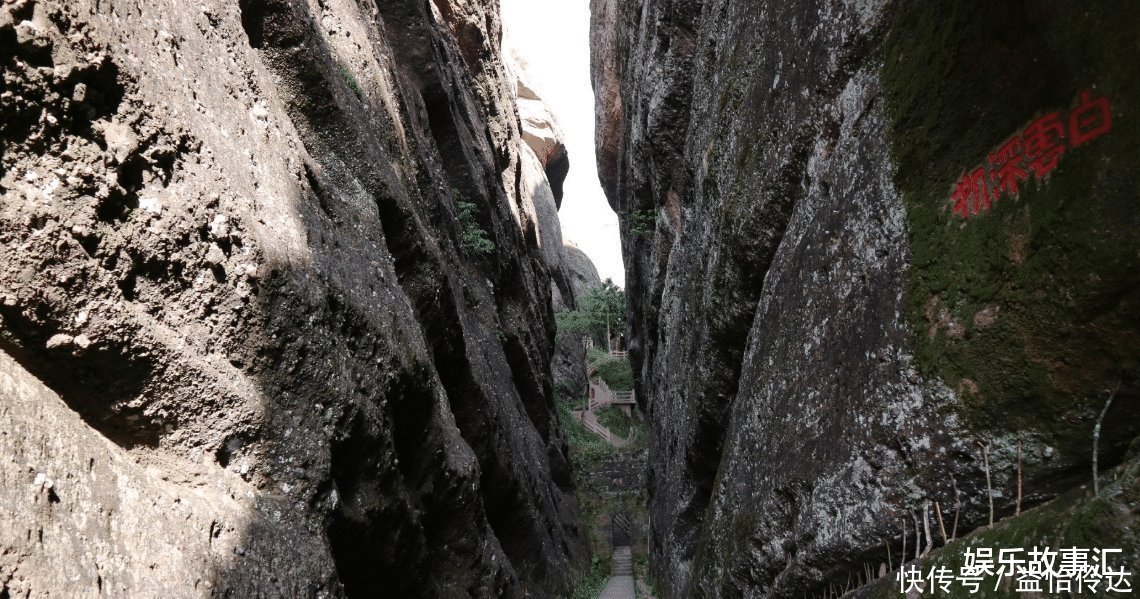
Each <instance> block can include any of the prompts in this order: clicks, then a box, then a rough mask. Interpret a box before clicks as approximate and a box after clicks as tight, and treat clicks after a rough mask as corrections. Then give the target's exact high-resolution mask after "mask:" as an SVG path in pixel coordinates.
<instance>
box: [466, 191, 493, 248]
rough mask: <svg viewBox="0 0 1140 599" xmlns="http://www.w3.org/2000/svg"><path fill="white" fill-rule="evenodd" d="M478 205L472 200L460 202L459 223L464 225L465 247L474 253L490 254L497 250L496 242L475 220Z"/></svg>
mask: <svg viewBox="0 0 1140 599" xmlns="http://www.w3.org/2000/svg"><path fill="white" fill-rule="evenodd" d="M475 213H476V206H475V204H472V203H471V202H464V201H460V202H459V224H460V226H462V227H463V249H465V250H466V251H468V252H470V253H472V254H482V255H486V254H490V253H492V252H494V251H495V242H493V241H491V240H490V239H488V237H487V231H485V230H483V227H481V226H479V221H477V220H475Z"/></svg>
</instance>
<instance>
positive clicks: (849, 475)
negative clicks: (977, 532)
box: [592, 0, 1140, 597]
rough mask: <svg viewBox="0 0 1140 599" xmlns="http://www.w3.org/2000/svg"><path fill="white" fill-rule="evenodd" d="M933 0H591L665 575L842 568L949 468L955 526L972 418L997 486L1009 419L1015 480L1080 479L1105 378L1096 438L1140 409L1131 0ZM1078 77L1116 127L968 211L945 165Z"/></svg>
mask: <svg viewBox="0 0 1140 599" xmlns="http://www.w3.org/2000/svg"><path fill="white" fill-rule="evenodd" d="M950 4H954V6H950V5H939V6H938V7H935V6H934V5H933V4H931V3H908V4H903V3H890V2H874V1H858V2H856V1H852V2H842V3H831V2H810V1H799V2H740V1H734V0H705V1H704V2H697V3H693V2H679V1H670V0H643V1H637V2H626V3H623V2H617V1H614V0H594V1H593V2H592V8H593V14H594V24H593V29H592V38H593V39H592V45H593V51H594V55H593V63H594V88H595V93H596V97H597V101H598V105H597V119H598V127H597V135H598V139H597V146H598V155H597V158H598V163H599V173H600V176H601V178H602V183H603V188H604V189H605V190H606V193H607V195H608V197H609V199H610V203H611V205H612V206H613V208H614V210H615V211H616V212H618V215H619V219H620V221H621V230H622V244H623V253H624V256H625V265H626V281H627V296H628V297H629V300H630V311H631V327H632V335H633V336H632V339H631V343H630V356H631V360H632V361H633V364H634V368H635V372H636V373H638V377H637V395H638V398H639V401H642V402H645V403H647V404H648V405H647V406H645V407H646V408H647V410H648V413H649V414H650V417H651V420H652V423H653V424H652V428H653V431H652V436H651V441H650V455H651V456H652V457H651V460H650V464H651V466H650V474H649V489H650V511H651V514H652V522H653V531H652V538H653V558H654V559H653V562H654V563H653V568H654V570H655V572H656V574H657V577H658V580H659V581H661V582H662V587H663V589H662V590H663V591H664V592H665V594H666V596H668V597H690V596H717V597H721V596H724V597H735V596H745V597H799V596H802V595H804V594H807V595H813V594H814V595H819V594H822V593H826V592H827V590H828V588H829V587H828V585H829V584H831V583H836V584H837V585H838V586H840V587H842V586H844V585H845V584H846V583H847V581H848V579H849V577H852V576H853V575H855V574H856V573H858V572H860V569H861V568H862V566H863V564H864V563H875V564H878V563H880V562H884V561H886V557H887V548H886V546H885V544H884V541H886V542H887V543H891V549H892V550H893V552H894V553H895V554H896V555H897V554H898V551H899V549H900V547H899V546H900V545H901V541H900V540H899V539H900V533H901V530H902V527H903V521H904V520H906V527H907V529H908V530H909V531H911V532H912V534H913V531H914V528H915V523H914V519H915V518H916V517H917V519H918V520H919V521H920V522H921V519H922V513H923V510H930V512H932V509H931V507H930V506H931V504H932V502H934V501H938V502H940V504H941V506H942V507H943V511H944V512H945V511H946V510H947V506H951V505H953V504H954V498H955V495H954V492H953V491H952V486H954V485H956V487H957V489H958V490H959V492H960V494H961V499H962V501H963V511H962V514H961V519H962V523H961V529H960V530H962V531H964V530H969V529H972V528H974V527H976V526H978V525H979V524H981V523H983V522H984V519H985V509H986V508H985V504H986V494H987V492H986V485H985V475H984V471H983V464H982V462H983V454H982V450H981V449H980V447H979V445H978V443H984V444H986V445H987V447H988V450H987V452H988V454H989V458H990V467H991V470H992V474H993V477H994V495H995V498H996V503H997V506H998V509H999V515H1002V514H1008V513H1011V512H1012V507H1013V506H1012V504H1013V494H1014V478H1015V467H1014V462H1015V460H1016V453H1017V445H1018V440H1020V441H1021V442H1022V444H1023V450H1024V451H1023V453H1024V462H1025V478H1026V483H1025V488H1026V492H1027V497H1026V503H1027V504H1036V503H1039V502H1041V501H1043V500H1045V499H1048V498H1050V497H1053V496H1055V495H1056V494H1057V493H1058V492H1061V491H1063V490H1065V489H1067V488H1070V487H1072V486H1073V485H1074V484H1077V483H1080V482H1085V481H1086V480H1087V474H1086V473H1087V472H1088V462H1089V460H1090V453H1091V442H1090V438H1091V433H1092V428H1093V421H1094V419H1095V417H1096V414H1097V411H1098V408H1099V406H1101V405H1103V402H1104V399H1105V397H1106V391H1105V390H1106V389H1111V388H1117V387H1118V386H1119V390H1118V394H1117V399H1116V401H1117V402H1120V403H1114V407H1113V416H1112V417H1110V419H1109V420H1108V421H1106V425H1105V432H1104V435H1105V436H1104V437H1103V438H1102V440H1101V448H1102V453H1101V461H1102V464H1103V463H1108V464H1115V463H1118V462H1119V461H1120V459H1121V457H1122V455H1123V453H1124V450H1125V448H1126V447H1127V445H1128V443H1129V442H1130V441H1131V439H1133V438H1134V437H1135V435H1136V434H1137V432H1138V430H1140V424H1138V423H1140V420H1138V419H1137V416H1140V402H1138V401H1137V389H1136V386H1135V384H1136V379H1137V374H1138V357H1140V342H1138V339H1140V336H1138V335H1137V333H1138V332H1140V323H1138V322H1137V319H1136V318H1137V317H1136V315H1137V314H1138V312H1137V310H1136V302H1137V301H1138V298H1137V289H1140V286H1138V285H1137V283H1140V280H1138V278H1137V273H1138V272H1140V265H1138V264H1137V261H1138V260H1140V253H1138V252H1137V249H1138V248H1140V239H1138V237H1137V231H1138V230H1140V228H1138V225H1140V223H1138V222H1137V213H1136V211H1135V210H1134V206H1135V202H1136V200H1137V191H1136V190H1137V189H1140V187H1138V186H1137V185H1136V178H1137V175H1136V171H1135V168H1134V166H1133V162H1134V158H1132V156H1134V155H1135V147H1136V143H1137V140H1140V130H1138V129H1137V128H1136V126H1135V125H1133V124H1131V122H1127V123H1126V121H1127V114H1130V112H1129V111H1130V107H1131V106H1135V105H1136V103H1137V102H1140V92H1138V90H1137V85H1136V77H1135V74H1136V73H1135V66H1134V63H1133V62H1132V61H1129V60H1128V59H1127V58H1125V57H1124V55H1123V54H1121V52H1122V50H1121V49H1122V48H1134V47H1135V41H1134V34H1133V33H1131V32H1130V29H1129V28H1128V27H1126V26H1123V25H1122V24H1121V23H1123V22H1134V21H1135V20H1134V19H1129V18H1123V19H1122V18H1121V16H1120V15H1116V16H1115V17H1114V16H1113V13H1111V11H1108V10H1101V9H1095V10H1084V9H1081V8H1079V7H1076V5H1073V4H1066V3H1063V2H1043V3H1040V4H1041V6H1039V7H1037V8H1035V9H1033V10H1032V11H1031V9H1030V7H1028V6H1025V5H1017V6H1012V5H1002V6H994V7H989V8H986V9H985V10H980V11H974V10H970V9H967V8H966V6H965V5H957V4H955V3H950ZM1038 9H1040V10H1038ZM1129 11H1130V12H1129V15H1131V14H1132V12H1131V11H1132V9H1129ZM999 13H1000V14H999ZM1094 32H1095V33H1094ZM1037 61H1039V62H1041V63H1042V64H1041V66H1032V67H1031V66H1028V65H1031V64H1034V63H1035V62H1037ZM983 65H984V66H983ZM1114 69H1115V70H1114ZM1023 70H1025V71H1026V73H1025V74H1024V75H1021V74H1018V75H1017V76H1015V77H1014V79H1015V80H1016V81H1017V82H1018V84H1020V86H1012V85H1006V75H1005V74H1006V73H1021V71H1023ZM1046 74H1048V75H1046ZM1046 81H1047V82H1048V83H1045V82H1046ZM1085 88H1093V89H1096V90H1097V91H1098V93H1105V94H1108V95H1109V96H1110V97H1111V98H1112V102H1113V106H1114V110H1115V111H1116V114H1117V117H1118V118H1117V121H1118V122H1117V125H1116V128H1115V129H1114V131H1113V133H1112V134H1111V135H1110V136H1109V137H1106V138H1104V140H1097V141H1096V142H1093V143H1090V144H1089V145H1088V146H1087V147H1081V148H1074V149H1072V150H1071V152H1070V153H1071V154H1072V156H1071V157H1070V156H1066V158H1065V159H1064V160H1067V161H1069V162H1065V163H1063V164H1062V167H1061V168H1059V169H1058V170H1057V171H1056V172H1055V173H1054V174H1053V175H1052V177H1051V178H1049V179H1048V180H1046V181H1045V182H1043V183H1041V184H1030V183H1027V184H1026V189H1025V190H1024V191H1023V192H1022V194H1021V195H1020V196H1019V197H1018V198H1017V199H1007V200H1003V201H1002V202H999V203H998V204H996V205H995V208H994V210H993V211H992V212H990V213H987V214H985V215H982V216H979V217H977V218H976V219H974V220H971V221H970V222H968V223H966V224H965V225H963V224H961V222H960V220H956V217H954V216H953V215H952V214H951V213H950V211H949V210H947V209H946V206H947V205H948V199H949V196H950V193H951V191H952V187H953V184H954V182H955V181H956V180H957V178H958V177H959V176H960V175H961V170H962V169H966V168H972V167H973V166H976V165H977V163H979V162H981V161H983V160H985V158H986V156H987V154H988V153H989V152H992V151H994V149H995V146H997V145H998V144H1000V143H1001V142H1002V141H1003V140H1004V139H1005V138H1006V137H1008V136H1009V135H1011V134H1013V133H1015V132H1017V131H1018V130H1019V129H1020V128H1021V127H1024V126H1025V125H1026V124H1027V123H1028V122H1029V121H1031V120H1032V119H1033V118H1035V116H1037V115H1038V114H1040V112H1041V111H1046V110H1052V109H1058V108H1059V109H1062V110H1068V109H1069V108H1071V104H1070V103H1071V102H1072V100H1073V98H1075V97H1077V93H1078V91H1079V90H1081V89H1085ZM932 90H935V91H932ZM982 90H985V91H982ZM943 92H945V93H946V94H950V95H949V96H948V97H949V98H950V99H947V100H946V101H945V102H941V101H939V102H933V103H931V102H929V98H931V97H942V94H943ZM955 94H956V95H955ZM1035 111H1037V112H1035ZM983 129H984V130H985V134H982V130H983ZM1101 141H1104V143H1101ZM1096 144H1100V145H1099V146H1098V145H1096ZM1078 153H1080V154H1082V155H1083V156H1078ZM1090 197H1094V198H1097V199H1096V202H1095V205H1094V207H1092V208H1091V209H1088V210H1086V209H1085V206H1086V205H1088V202H1089V201H1090V200H1088V199H1087V198H1090ZM1127 206H1133V208H1131V209H1130V208H1127ZM1030 223H1031V224H1030ZM647 225H648V226H647ZM647 229H648V230H647ZM959 232H962V233H961V235H962V236H961V238H960V239H959V237H957V235H958V234H959ZM986 235H989V236H990V239H992V241H988V242H987V241H979V238H984V237H985V236H986ZM1006 245H1008V247H1009V248H1012V249H1010V250H1007V249H1006V248H1005V247H1004V246H1006ZM1028 247H1032V248H1033V249H1032V250H1027V249H1026V248H1028ZM1018 248H1020V249H1018ZM1015 250H1016V251H1015ZM1026 254H1028V255H1029V256H1031V257H1030V258H1026V257H1025V255H1026ZM1089 254H1091V255H1093V256H1098V258H1097V259H1096V260H1087V259H1085V258H1084V256H1086V255H1089ZM1022 259H1024V260H1022ZM1019 260H1020V261H1019ZM1022 263H1024V264H1026V265H1027V266H1026V267H1025V268H1021V266H1020V265H1021V264H1022ZM1030 269H1031V270H1030ZM948 272H949V273H950V274H949V275H948V274H947V273H948ZM1051 273H1055V274H1051ZM1077 273H1080V274H1077ZM1082 279H1083V280H1084V281H1085V282H1084V283H1083V284H1082V283H1080V282H1079V281H1080V280H1082ZM1011 282H1012V283H1011ZM1088 285H1091V286H1092V288H1091V290H1090V289H1088V288H1087V287H1086V286H1088ZM939 289H941V290H944V291H945V293H944V294H943V296H942V297H941V298H940V299H939V297H938V296H937V295H936V296H935V298H936V300H938V301H942V302H946V303H948V304H949V305H948V306H945V312H946V317H945V318H941V317H939V313H940V307H939V305H938V304H935V306H934V309H933V311H932V312H931V313H932V314H933V316H932V317H929V319H928V317H927V316H926V314H924V311H923V310H922V307H923V306H924V305H927V304H929V303H930V302H931V300H930V296H929V294H930V293H931V291H932V290H934V291H935V292H937V290H939ZM939 323H943V324H939ZM954 323H957V324H954ZM995 323H996V324H995ZM1094 323H1095V324H1094ZM932 330H933V334H931V331H932ZM1049 331H1057V332H1059V334H1052V335H1051V334H1049ZM928 336H929V339H927V337H928ZM931 340H933V342H932V341H931ZM1064 352H1068V355H1064ZM1025 356H1028V358H1026V357H1025ZM1025 364H1028V365H1029V366H1026V365H1025ZM1069 365H1072V366H1071V367H1070V366H1069ZM970 369H976V370H977V371H978V372H979V373H980V374H984V376H982V377H981V379H980V380H984V381H986V382H985V383H984V384H983V383H982V382H979V381H977V380H973V379H971V378H970V375H971V370H970ZM1078 372H1079V376H1078V375H1076V374H1075V373H1078ZM930 517H931V518H932V517H933V515H931V516H930ZM912 540H913V537H912ZM912 548H913V545H912Z"/></svg>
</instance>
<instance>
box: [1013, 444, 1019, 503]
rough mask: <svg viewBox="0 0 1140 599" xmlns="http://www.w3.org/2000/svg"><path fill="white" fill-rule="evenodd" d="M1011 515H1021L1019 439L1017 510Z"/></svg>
mask: <svg viewBox="0 0 1140 599" xmlns="http://www.w3.org/2000/svg"><path fill="white" fill-rule="evenodd" d="M1013 515H1014V516H1020V515H1021V439H1018V440H1017V508H1016V509H1015V510H1014V511H1013Z"/></svg>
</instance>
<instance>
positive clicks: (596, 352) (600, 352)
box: [586, 345, 610, 364]
mask: <svg viewBox="0 0 1140 599" xmlns="http://www.w3.org/2000/svg"><path fill="white" fill-rule="evenodd" d="M609 357H610V354H609V353H608V352H606V348H604V347H598V346H596V345H595V346H594V347H591V348H590V349H588V350H586V361H587V362H589V363H591V364H593V363H594V362H597V361H599V360H603V359H606V358H609Z"/></svg>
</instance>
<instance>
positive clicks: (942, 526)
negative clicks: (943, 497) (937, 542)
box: [934, 501, 948, 545]
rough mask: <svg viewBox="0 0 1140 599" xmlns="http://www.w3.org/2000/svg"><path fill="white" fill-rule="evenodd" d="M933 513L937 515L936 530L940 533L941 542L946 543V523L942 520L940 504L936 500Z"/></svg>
mask: <svg viewBox="0 0 1140 599" xmlns="http://www.w3.org/2000/svg"><path fill="white" fill-rule="evenodd" d="M934 515H935V516H938V532H940V533H942V544H943V545H945V544H946V543H948V541H947V540H946V524H944V523H943V522H942V505H941V504H939V503H938V502H937V501H935V502H934Z"/></svg>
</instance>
